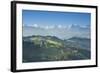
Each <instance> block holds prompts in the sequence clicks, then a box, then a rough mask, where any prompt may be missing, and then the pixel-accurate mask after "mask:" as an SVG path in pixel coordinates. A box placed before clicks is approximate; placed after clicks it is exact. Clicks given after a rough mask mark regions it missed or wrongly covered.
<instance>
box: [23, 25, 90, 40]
mask: <svg viewBox="0 0 100 73" xmlns="http://www.w3.org/2000/svg"><path fill="white" fill-rule="evenodd" d="M32 35H44V36H48V35H49V36H56V37H58V38H60V39H68V38H71V37H74V36H76V37H85V38H90V27H89V26H84V27H82V26H79V25H74V24H73V25H70V26H67V27H63V26H59V27H58V26H55V27H53V28H51V27H49V26H48V28H47V27H39V26H23V36H32Z"/></svg>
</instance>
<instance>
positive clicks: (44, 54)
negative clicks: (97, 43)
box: [23, 35, 90, 63]
mask: <svg viewBox="0 0 100 73" xmlns="http://www.w3.org/2000/svg"><path fill="white" fill-rule="evenodd" d="M81 40H82V41H84V42H82V43H79V41H80V42H81ZM89 40H90V39H87V38H75V37H73V38H70V39H68V40H61V39H59V38H57V37H55V36H39V35H36V36H28V37H23V62H25V63H26V62H42V61H62V60H83V59H90V50H89V49H87V47H83V46H82V44H84V43H86V42H87V41H89ZM77 41H78V42H77ZM87 45H88V46H90V45H89V44H87ZM87 45H86V44H85V46H87Z"/></svg>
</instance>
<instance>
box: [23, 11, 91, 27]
mask: <svg viewBox="0 0 100 73" xmlns="http://www.w3.org/2000/svg"><path fill="white" fill-rule="evenodd" d="M22 19H23V26H27V25H32V24H38V25H39V26H45V25H48V26H51V25H59V24H60V25H64V26H67V25H71V24H77V25H80V26H81V25H82V26H83V25H90V22H91V21H90V19H91V14H90V13H77V12H54V11H52V12H51V11H36V10H23V11H22Z"/></svg>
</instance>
